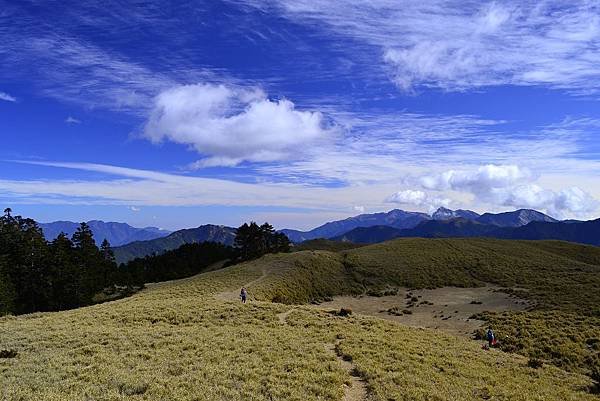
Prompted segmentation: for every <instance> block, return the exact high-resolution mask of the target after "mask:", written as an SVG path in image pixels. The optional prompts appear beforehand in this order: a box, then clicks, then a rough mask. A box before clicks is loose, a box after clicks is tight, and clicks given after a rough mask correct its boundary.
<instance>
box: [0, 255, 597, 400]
mask: <svg viewBox="0 0 600 401" xmlns="http://www.w3.org/2000/svg"><path fill="white" fill-rule="evenodd" d="M326 255H327V254H326ZM313 256H314V255H313ZM313 256H311V254H308V255H306V256H305V257H306V259H305V260H304V262H303V263H306V264H308V263H310V262H311V261H314V260H313V259H312V257H313ZM281 258H282V256H281V255H273V256H269V257H268V258H266V259H265V260H266V261H267V262H268V263H267V265H268V266H269V267H270V268H273V267H274V266H278V265H279V266H281V265H282V264H284V262H282V260H283V259H281ZM336 260H337V259H336V258H333V257H332V258H331V259H329V262H331V265H332V266H333V265H335V263H336ZM264 267H265V266H263V265H262V264H261V263H258V262H252V263H247V264H242V265H238V266H233V267H230V268H227V269H224V270H221V271H215V272H210V273H206V274H203V275H200V276H198V277H195V278H193V279H187V280H181V281H176V282H172V283H169V284H166V285H158V286H154V287H153V288H150V289H148V290H145V291H142V292H141V293H138V294H136V295H134V296H133V297H131V298H128V299H123V300H119V301H115V302H109V303H105V304H101V305H95V306H91V307H87V308H82V309H78V310H73V311H66V312H57V313H41V314H32V315H25V316H20V317H4V318H1V319H0V349H12V350H15V351H17V352H18V355H17V357H16V358H12V359H0V399H3V400H10V401H12V400H49V401H54V400H236V399H242V400H340V399H341V398H342V396H343V394H344V384H345V383H350V382H351V381H350V377H349V376H348V373H347V372H346V371H345V370H344V369H343V368H342V367H341V366H340V364H339V363H338V361H337V359H336V355H335V354H334V353H333V352H331V351H330V350H329V349H330V346H331V344H333V343H334V342H335V341H336V339H339V345H338V348H339V352H340V353H341V354H343V355H345V356H346V357H347V358H348V359H350V358H351V359H352V362H353V364H354V366H355V368H356V369H357V370H358V372H359V373H360V374H361V376H362V377H363V378H364V380H365V381H366V383H367V388H368V397H369V399H370V400H382V401H383V400H386V401H389V400H407V401H408V400H457V401H461V400H477V399H496V400H548V401H554V400H556V401H558V400H561V401H562V400H593V399H596V398H595V397H594V396H592V395H590V394H588V393H585V392H584V391H583V390H584V389H585V387H586V386H588V385H589V384H590V380H589V379H588V378H586V377H584V376H580V375H576V374H569V373H565V372H564V371H561V370H559V369H557V368H553V367H547V366H545V367H543V368H541V369H537V370H534V369H531V368H528V367H527V366H526V364H527V360H526V359H525V358H523V357H519V356H515V355H510V354H505V353H501V352H497V351H491V352H485V351H482V350H481V349H480V348H479V345H478V344H477V343H475V342H472V341H468V340H465V339H460V338H456V337H452V336H450V335H446V334H443V333H439V332H435V331H430V330H420V329H412V328H406V327H402V326H400V325H398V324H394V323H391V322H386V321H382V320H378V319H375V318H367V317H358V316H350V317H346V318H342V317H338V316H334V315H332V314H328V313H326V312H323V311H318V310H313V309H310V308H308V307H302V306H299V307H298V306H297V307H293V308H294V310H293V311H292V312H291V313H290V314H289V315H288V316H287V318H286V319H285V323H281V322H280V320H279V318H278V315H279V314H281V313H283V312H286V311H289V309H290V308H292V307H290V306H286V305H282V304H272V303H270V302H258V301H253V302H251V303H249V304H246V305H242V304H240V303H237V302H229V301H223V300H220V299H219V298H218V297H217V294H219V293H221V292H224V291H232V290H236V289H239V287H241V286H242V285H244V284H246V283H249V282H251V281H253V280H256V279H258V278H259V277H261V275H262V273H263V268H264ZM267 272H268V274H269V275H271V274H273V277H274V278H275V279H277V280H279V279H280V277H279V276H277V274H276V273H273V272H269V271H267ZM298 280H300V278H298ZM261 283H264V284H265V285H273V282H270V281H269V280H259V281H258V282H257V284H256V286H255V287H256V288H255V289H256V291H259V286H260V285H261ZM260 291H263V294H266V292H267V290H266V289H262V290H260ZM251 295H254V294H253V293H252V288H251Z"/></svg>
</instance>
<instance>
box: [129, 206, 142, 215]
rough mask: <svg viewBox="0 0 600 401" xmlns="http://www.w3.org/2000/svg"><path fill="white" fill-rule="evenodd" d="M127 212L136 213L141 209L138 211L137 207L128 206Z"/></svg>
mask: <svg viewBox="0 0 600 401" xmlns="http://www.w3.org/2000/svg"><path fill="white" fill-rule="evenodd" d="M129 210H131V211H132V212H136V213H137V212H139V211H141V210H142V209H140V208H139V207H135V206H129Z"/></svg>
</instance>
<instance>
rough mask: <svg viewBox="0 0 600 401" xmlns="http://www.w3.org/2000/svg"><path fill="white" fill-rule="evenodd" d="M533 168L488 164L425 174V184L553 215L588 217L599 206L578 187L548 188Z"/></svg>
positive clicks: (441, 189)
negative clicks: (541, 184) (543, 186)
mask: <svg viewBox="0 0 600 401" xmlns="http://www.w3.org/2000/svg"><path fill="white" fill-rule="evenodd" d="M537 179H538V177H537V176H536V175H534V174H533V173H532V172H531V171H530V170H528V169H526V168H521V167H519V166H516V165H505V166H501V165H486V166H481V167H479V168H477V169H474V170H449V171H446V172H443V173H441V174H436V175H430V176H425V177H422V179H421V183H422V185H423V187H425V188H428V189H434V190H439V191H447V190H452V191H460V192H468V193H470V194H472V195H474V196H475V200H476V201H478V202H480V203H481V202H485V203H488V204H492V205H496V206H507V207H514V208H532V209H537V210H541V211H545V212H547V213H549V214H550V215H552V216H555V217H558V218H563V217H570V216H575V217H579V216H584V217H585V216H588V215H589V214H590V213H592V212H595V211H596V210H597V209H598V206H599V203H598V201H597V200H596V199H594V197H593V196H592V195H590V194H589V193H587V192H586V191H584V190H582V189H580V188H578V187H568V188H564V189H561V190H551V189H545V188H542V187H541V186H539V185H537V184H536V183H535V181H536V180H537Z"/></svg>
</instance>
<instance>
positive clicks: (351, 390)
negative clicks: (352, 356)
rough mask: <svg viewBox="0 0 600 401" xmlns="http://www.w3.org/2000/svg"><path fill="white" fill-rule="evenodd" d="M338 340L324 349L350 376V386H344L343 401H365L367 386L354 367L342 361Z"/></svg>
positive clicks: (350, 363)
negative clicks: (330, 353)
mask: <svg viewBox="0 0 600 401" xmlns="http://www.w3.org/2000/svg"><path fill="white" fill-rule="evenodd" d="M339 344H340V340H339V339H338V340H336V342H335V344H327V345H326V348H327V350H328V351H329V352H332V353H333V354H334V355H335V357H336V358H337V360H338V361H339V362H340V365H342V368H343V369H344V370H345V371H346V372H347V373H348V375H349V376H350V385H349V386H348V385H344V398H342V400H343V401H365V400H366V399H367V385H366V383H365V381H364V380H363V379H362V378H361V377H360V376H359V374H358V373H357V371H356V366H354V364H353V363H352V362H350V361H347V360H345V359H344V357H343V356H342V355H341V354H340V351H339V348H338V346H339Z"/></svg>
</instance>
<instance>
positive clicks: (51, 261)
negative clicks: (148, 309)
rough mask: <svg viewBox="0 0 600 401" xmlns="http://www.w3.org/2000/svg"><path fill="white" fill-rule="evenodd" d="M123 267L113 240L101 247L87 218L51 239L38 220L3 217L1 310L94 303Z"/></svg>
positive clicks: (7, 214)
mask: <svg viewBox="0 0 600 401" xmlns="http://www.w3.org/2000/svg"><path fill="white" fill-rule="evenodd" d="M117 273H118V271H117V265H116V263H115V261H114V258H113V255H112V251H111V250H110V245H109V244H108V242H107V241H104V242H103V243H102V246H101V247H100V248H98V247H97V246H96V243H95V241H94V238H93V234H92V231H91V229H90V228H89V226H88V225H87V224H85V223H82V224H81V226H80V227H79V228H78V229H77V231H76V232H75V233H74V234H73V236H72V238H68V237H67V236H66V235H65V234H60V235H59V236H58V237H56V239H54V240H53V241H51V242H48V241H46V239H45V238H44V235H43V233H42V230H41V228H40V227H39V226H38V224H37V223H36V222H35V221H34V220H32V219H29V218H23V217H21V216H13V215H12V211H11V209H6V210H5V211H4V215H3V216H2V217H0V315H1V314H7V313H14V314H20V313H29V312H35V311H54V310H62V309H69V308H74V307H78V306H81V305H88V304H90V303H92V299H93V297H94V295H95V294H96V293H98V291H100V290H102V289H103V288H104V287H106V286H107V285H109V284H110V283H113V282H114V281H115V276H116V275H117Z"/></svg>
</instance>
